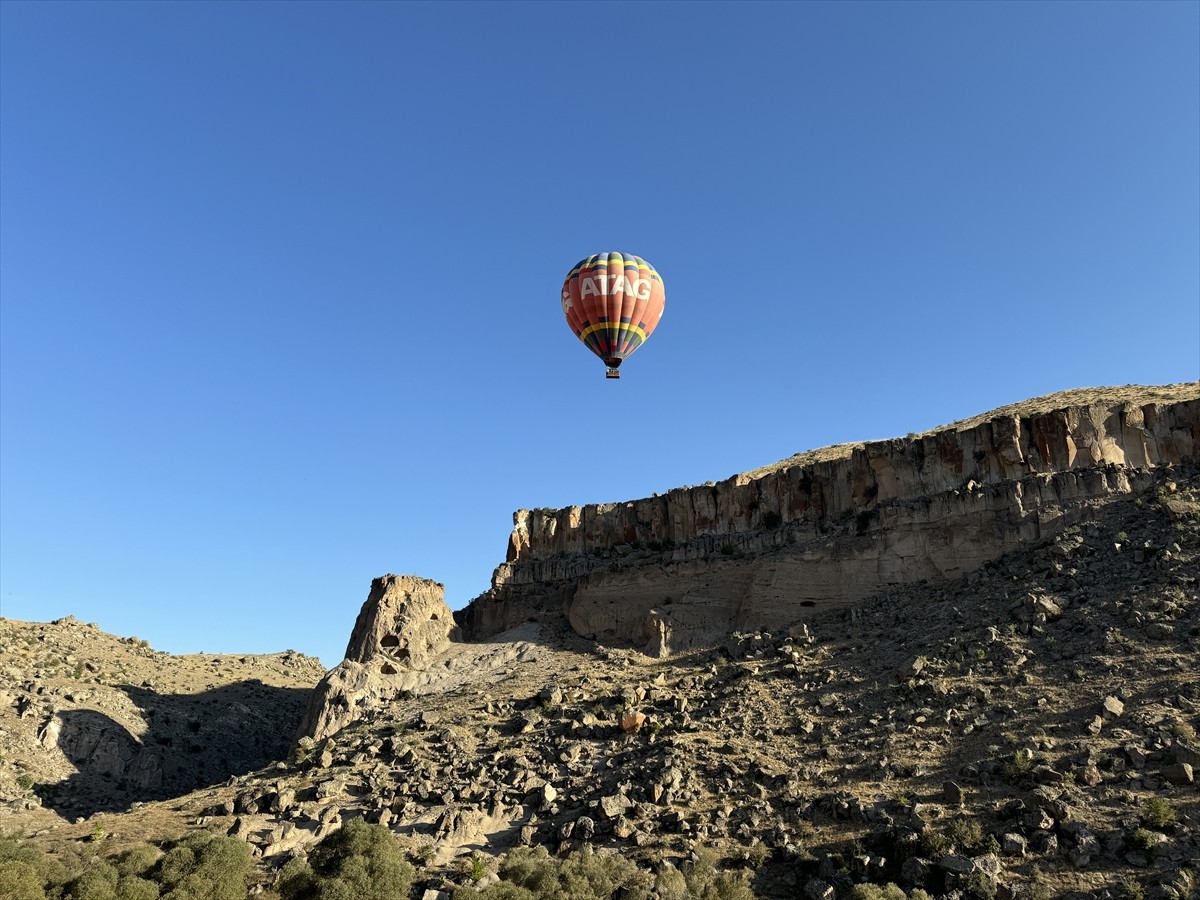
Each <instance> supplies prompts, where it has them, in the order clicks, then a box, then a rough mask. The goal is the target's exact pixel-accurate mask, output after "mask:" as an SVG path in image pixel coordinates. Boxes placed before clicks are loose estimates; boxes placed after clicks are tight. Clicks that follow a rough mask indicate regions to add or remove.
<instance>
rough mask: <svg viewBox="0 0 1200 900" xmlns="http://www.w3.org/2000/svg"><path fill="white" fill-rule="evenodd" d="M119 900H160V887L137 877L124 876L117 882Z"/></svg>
mask: <svg viewBox="0 0 1200 900" xmlns="http://www.w3.org/2000/svg"><path fill="white" fill-rule="evenodd" d="M117 900H158V885H157V884H155V883H154V882H153V881H150V880H148V879H145V878H140V877H138V876H137V875H122V876H121V879H120V881H118V882H117Z"/></svg>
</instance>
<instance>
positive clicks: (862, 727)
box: [2, 391, 1200, 900]
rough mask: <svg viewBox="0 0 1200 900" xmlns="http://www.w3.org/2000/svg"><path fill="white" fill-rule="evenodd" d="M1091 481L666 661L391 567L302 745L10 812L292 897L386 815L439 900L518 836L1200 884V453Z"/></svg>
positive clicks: (1013, 892) (976, 879)
mask: <svg viewBox="0 0 1200 900" xmlns="http://www.w3.org/2000/svg"><path fill="white" fill-rule="evenodd" d="M1176 393H1177V391H1176ZM1105 399H1107V398H1105ZM1127 400H1128V396H1127V395H1126V396H1123V397H1122V398H1120V402H1121V403H1125V402H1126V401H1127ZM1185 402H1192V401H1185ZM1173 403H1175V401H1170V403H1169V404H1168V405H1171V404H1173ZM1147 405H1150V404H1149V403H1143V404H1141V405H1140V406H1139V408H1144V407H1145V406H1147ZM1082 406H1083V407H1086V408H1091V407H1093V406H1094V404H1092V403H1090V402H1085V403H1083V404H1082ZM1017 418H1018V419H1019V420H1020V419H1021V415H1020V414H1018V415H1017ZM994 419H995V416H992V417H989V421H990V420H994ZM1174 421H1175V422H1176V424H1175V425H1171V426H1170V428H1168V431H1170V432H1172V433H1174V434H1176V441H1177V443H1176V444H1175V446H1176V448H1178V447H1179V446H1180V443H1179V441H1182V440H1183V437H1181V435H1183V436H1186V435H1184V432H1185V429H1184V428H1183V427H1182V426H1179V425H1178V421H1179V419H1178V418H1176V419H1175V420H1174ZM978 424H979V423H974V424H967V425H965V426H964V428H965V429H966V430H970V429H972V428H975V427H977V426H978ZM1149 431H1150V432H1152V433H1157V432H1155V429H1154V428H1150V429H1149ZM955 433H958V432H957V431H956V432H955ZM1191 434H1192V435H1193V436H1194V435H1195V434H1196V432H1195V431H1194V430H1193V431H1192V432H1191ZM1158 440H1159V439H1158V438H1156V441H1158ZM834 455H836V454H834ZM788 468H789V467H788V466H787V465H785V466H783V467H782V468H781V469H780V471H784V470H787V469H788ZM1092 470H1095V471H1097V472H1100V473H1101V475H1102V476H1103V479H1102V480H1103V481H1104V483H1105V484H1107V485H1110V486H1111V485H1114V484H1115V485H1117V486H1118V488H1119V489H1104V490H1093V489H1092V488H1086V490H1085V491H1084V492H1083V493H1081V494H1076V495H1059V500H1058V501H1057V502H1058V505H1057V506H1056V507H1055V509H1057V510H1059V514H1058V515H1057V517H1056V519H1055V520H1054V525H1053V527H1048V526H1047V524H1046V522H1045V521H1042V524H1041V525H1040V526H1039V530H1037V531H1036V532H1034V533H1031V534H1029V535H1028V536H1027V537H1026V538H1025V539H1023V540H1021V541H1018V542H1016V543H1015V544H1014V545H1013V546H1012V547H1010V548H1009V549H1008V550H1007V551H1006V552H1004V553H1001V554H999V555H997V556H995V557H989V558H987V559H986V560H982V561H981V562H980V563H979V564H978V565H975V566H973V567H970V568H967V567H960V568H959V569H958V570H955V571H947V572H945V573H940V574H939V576H938V577H936V578H931V579H928V580H915V581H905V580H901V581H899V582H896V583H881V584H880V585H879V586H878V588H877V590H875V591H874V592H873V593H870V594H868V595H866V596H863V597H862V598H861V599H859V600H858V601H857V602H855V603H853V604H849V603H847V604H844V605H838V604H833V603H826V604H818V605H814V606H812V607H800V608H799V610H798V613H799V614H798V615H797V616H796V618H794V619H793V620H791V621H790V622H787V623H780V624H779V625H777V626H775V627H771V628H769V629H768V628H763V627H759V626H760V624H761V623H755V627H753V628H744V629H741V630H738V631H736V632H733V633H728V634H725V635H723V636H722V637H721V638H720V639H719V640H717V641H714V642H713V643H711V644H709V645H707V646H702V645H700V644H697V645H696V646H693V647H691V648H677V647H672V648H670V649H672V650H674V652H672V653H669V654H668V655H666V656H651V655H647V654H645V653H643V652H641V651H640V650H639V649H637V648H633V647H629V646H628V645H621V644H614V643H609V644H603V643H597V642H596V641H593V640H589V639H588V638H586V637H584V636H582V635H580V634H579V633H577V631H576V630H575V629H573V628H572V627H571V622H570V619H569V618H568V617H567V616H565V615H564V614H563V607H562V606H561V605H558V606H556V605H554V602H553V598H554V597H556V596H558V595H557V594H556V593H555V592H556V591H558V590H560V587H559V586H555V585H550V586H549V587H548V588H547V590H546V592H545V593H544V594H543V595H541V598H540V599H539V598H538V597H536V596H535V595H534V594H533V593H532V591H530V592H529V593H527V594H526V595H524V596H525V599H527V600H531V605H529V606H527V607H525V609H526V611H528V610H531V609H537V608H538V607H537V606H536V603H547V604H549V605H548V606H545V607H543V608H544V609H545V610H546V613H545V615H544V616H543V617H542V618H541V619H540V620H539V621H533V622H529V621H522V622H521V623H520V624H518V625H516V626H515V627H513V628H511V629H509V630H508V631H505V632H502V633H497V634H492V635H490V636H488V637H487V638H486V639H483V640H477V641H474V642H465V641H464V640H463V639H462V635H461V633H460V632H458V631H456V630H455V627H454V623H453V622H451V621H450V620H449V618H448V616H447V612H448V610H447V609H446V607H445V603H444V600H443V599H442V593H441V587H440V585H437V584H436V583H434V582H431V581H427V580H424V579H420V578H415V577H411V576H394V575H391V576H386V577H384V578H380V579H376V580H375V582H374V583H373V584H372V586H371V591H370V594H369V596H368V598H367V602H366V603H365V604H364V606H363V611H362V613H361V614H360V616H359V619H358V621H357V622H356V624H355V627H354V630H353V633H352V635H351V639H350V642H349V648H348V652H347V660H346V661H345V662H343V664H342V665H340V666H339V667H337V668H335V669H334V670H332V671H331V672H329V673H327V674H326V676H325V677H324V678H323V679H322V681H321V684H320V686H319V687H318V689H317V691H315V692H313V694H312V697H313V700H312V702H311V703H310V705H309V707H308V712H307V713H306V714H305V716H304V721H303V724H302V729H301V735H302V736H301V739H300V740H299V741H298V742H297V743H296V744H295V746H294V748H293V751H292V752H291V753H290V754H289V755H288V756H287V757H286V759H285V758H283V757H282V756H281V757H280V758H279V761H277V762H275V763H273V764H271V765H265V766H264V767H262V768H259V769H257V770H254V771H244V770H243V771H241V772H240V773H234V772H231V773H230V774H233V776H234V777H232V778H230V779H229V780H228V781H219V782H218V781H216V780H207V781H206V782H205V786H204V787H201V788H199V789H197V790H195V791H193V792H192V793H189V794H186V795H183V796H178V797H174V798H172V799H166V800H161V801H152V802H144V803H141V804H138V805H136V808H132V809H129V811H127V812H123V813H117V812H105V813H104V814H103V815H102V816H101V815H99V814H97V815H93V816H92V817H91V818H90V819H87V820H86V821H80V822H77V823H76V822H68V821H64V820H63V819H61V818H55V817H49V813H48V812H47V811H46V810H45V809H44V808H42V807H40V806H39V805H38V798H37V796H36V795H35V794H34V793H33V792H32V791H31V790H30V791H27V792H26V795H25V797H24V798H23V802H10V803H9V804H8V807H7V813H8V815H7V818H6V819H5V821H4V824H3V826H2V827H4V828H7V829H13V828H17V829H23V830H24V831H25V832H26V833H27V834H31V835H32V837H33V839H34V840H35V841H36V842H37V843H39V844H40V845H42V846H45V847H47V848H51V849H54V850H56V851H58V850H62V849H63V848H65V847H68V846H75V845H77V842H83V841H90V843H87V844H85V845H84V846H88V847H90V848H93V849H98V850H99V851H101V852H104V851H115V850H120V849H122V848H123V847H127V846H129V845H130V844H132V843H135V842H137V841H141V840H146V839H150V840H153V841H155V842H158V841H162V840H164V839H167V838H171V837H175V836H177V835H179V834H181V833H183V832H185V831H189V830H193V829H197V828H207V829H213V830H217V831H219V832H222V833H228V834H231V835H234V836H236V837H238V838H240V839H242V840H245V841H246V842H248V843H249V845H250V846H251V847H252V848H253V850H254V852H255V854H256V856H257V857H258V859H259V870H258V877H259V879H260V881H261V883H262V884H263V885H270V884H271V883H272V882H273V881H274V880H275V879H276V878H277V876H278V873H279V870H280V868H281V867H282V866H283V865H284V864H285V863H286V862H287V861H288V860H289V859H291V858H293V857H294V856H296V855H298V854H303V853H305V852H306V851H307V850H308V849H310V848H311V847H312V846H313V845H314V843H316V842H317V841H319V840H321V839H322V838H323V837H324V836H326V835H328V834H330V833H332V832H334V831H336V830H337V829H338V828H339V827H340V826H341V825H342V824H343V823H345V822H346V821H349V820H350V819H352V818H355V817H365V818H366V819H367V820H369V821H371V822H375V823H381V824H383V825H384V826H386V827H387V828H388V829H390V830H391V831H392V833H393V834H395V835H396V836H397V839H398V840H400V841H402V842H403V843H404V845H405V846H406V847H408V849H409V852H410V854H411V858H412V860H413V862H414V863H415V864H416V865H417V866H418V869H419V884H418V886H417V887H416V888H415V890H414V893H413V895H412V896H413V898H417V900H447V898H448V897H449V895H450V893H451V891H453V890H454V889H455V888H456V887H464V888H467V889H470V888H471V887H472V886H473V887H474V888H479V887H483V886H484V885H486V884H487V883H488V882H489V881H491V880H492V879H493V878H494V876H493V875H491V874H484V873H486V872H488V871H489V870H494V869H495V868H496V860H497V859H498V858H499V857H501V856H502V855H503V854H505V853H507V852H508V851H509V850H510V849H511V848H513V847H516V846H521V845H530V846H540V847H545V848H547V849H548V850H549V851H551V853H552V854H554V855H555V856H557V857H560V858H561V857H566V856H570V855H571V854H574V853H576V852H579V851H581V850H586V849H594V850H596V851H597V852H600V853H607V852H613V853H620V854H621V855H623V856H625V857H627V858H629V859H632V860H634V861H636V862H637V863H638V865H639V866H641V867H643V868H644V869H645V870H647V871H650V872H652V871H658V870H660V869H662V868H663V867H664V866H665V864H666V863H668V862H669V863H673V864H675V865H677V866H678V867H680V868H681V869H684V870H686V869H687V867H688V865H689V861H690V860H692V859H694V858H695V856H696V854H697V853H698V852H699V851H701V850H712V851H715V853H716V854H717V855H718V856H719V857H720V858H721V860H722V863H721V865H722V867H723V868H725V869H727V870H730V871H737V872H742V873H744V874H745V876H746V877H747V878H748V879H749V882H750V884H751V886H752V889H753V891H754V893H755V894H756V895H758V896H760V897H763V898H794V897H804V898H813V900H834V898H845V897H848V896H851V894H852V893H853V892H854V891H855V890H856V886H858V887H859V888H861V887H862V886H863V885H868V884H875V885H885V884H887V883H896V884H899V885H902V886H903V888H904V890H905V891H907V892H912V891H914V890H915V889H917V888H922V889H924V890H927V891H929V892H931V893H933V894H936V895H940V896H943V897H946V898H966V897H1000V898H1019V897H1030V898H1034V897H1036V898H1043V897H1074V898H1080V900H1082V898H1085V897H1086V898H1096V900H1099V898H1118V897H1139V896H1145V897H1151V898H1159V897H1161V898H1183V897H1191V896H1195V895H1196V894H1197V893H1198V892H1200V867H1198V864H1197V861H1198V860H1200V793H1198V790H1197V784H1196V777H1197V769H1198V768H1200V746H1198V743H1197V729H1200V653H1198V652H1197V651H1198V647H1200V469H1198V468H1197V465H1196V462H1195V460H1194V458H1192V456H1191V455H1190V454H1189V453H1182V452H1181V453H1180V456H1179V459H1178V461H1177V462H1171V461H1167V460H1163V459H1161V457H1160V460H1159V462H1158V463H1156V464H1154V465H1153V466H1152V467H1147V466H1139V467H1131V466H1118V465H1117V464H1115V463H1112V464H1109V463H1104V464H1102V465H1101V466H1100V467H1089V468H1088V469H1087V470H1086V471H1087V472H1088V473H1090V472H1092ZM1105 473H1107V474H1105ZM1062 474H1064V473H1059V475H1062ZM1067 474H1069V473H1067ZM1076 474H1080V473H1076ZM1047 475H1048V479H1047V480H1048V482H1049V483H1053V482H1054V479H1055V478H1057V477H1059V476H1058V475H1053V474H1050V473H1047ZM1110 476H1111V477H1110ZM1025 477H1028V476H1023V478H1025ZM1090 477H1092V476H1091V475H1090V474H1089V475H1088V476H1087V477H1085V478H1083V479H1082V481H1083V482H1084V483H1085V487H1086V484H1090V483H1091V482H1090V481H1088V478H1090ZM1122 478H1123V479H1124V480H1122ZM1017 481H1018V482H1020V483H1022V491H1023V492H1024V491H1025V490H1026V488H1025V486H1024V482H1023V480H1022V479H1018V480H1017ZM1059 483H1060V484H1064V483H1066V482H1059ZM1039 496H1042V494H1041V493H1040V491H1039ZM1064 496H1065V497H1067V501H1069V502H1064V500H1063V497H1064ZM1039 508H1040V509H1041V510H1042V512H1046V511H1047V510H1048V507H1046V506H1042V507H1039ZM881 515H882V513H881ZM829 521H830V522H832V521H833V520H829ZM1039 521H1041V520H1039ZM868 526H870V523H868ZM829 527H830V528H831V529H832V528H833V525H829ZM849 537H853V535H849V534H848V533H847V534H842V533H840V532H838V533H834V534H833V537H832V538H831V540H832V541H834V542H836V541H838V540H844V539H848V538H849ZM631 552H632V553H636V552H638V551H631ZM654 552H657V551H654ZM688 552H693V551H692V550H688ZM756 552H757V551H756ZM627 555H629V554H627ZM726 556H727V554H722V553H721V552H720V550H719V549H717V550H716V551H715V552H714V553H713V558H712V559H711V562H712V564H713V568H714V570H718V569H720V568H721V567H723V566H725V565H729V566H736V565H739V564H741V565H746V564H750V563H752V562H754V561H755V560H756V559H758V558H759V557H756V556H754V555H753V553H751V552H747V553H746V556H745V557H744V558H743V559H736V558H735V559H726V558H725V557H726ZM614 559H615V558H614ZM611 561H612V560H609V561H608V562H609V563H610V564H611ZM693 562H695V560H693ZM656 565H657V563H656ZM613 574H617V573H613ZM569 583H570V584H574V582H569ZM684 596H685V595H684V594H683V593H682V592H680V593H679V594H678V596H677V598H676V601H675V604H673V605H677V606H678V605H684ZM531 598H532V599H531ZM547 598H550V599H547ZM488 602H503V601H495V600H494V599H492V598H489V599H488ZM467 618H468V620H470V617H467ZM474 621H476V624H478V620H474ZM6 624H11V623H6ZM22 627H28V628H40V629H43V630H48V629H52V628H55V627H59V626H22ZM72 627H74V626H72ZM91 639H92V640H96V639H98V638H97V636H94V635H93V636H91ZM112 640H113V641H116V640H118V639H112ZM31 652H33V653H34V654H37V650H36V648H34V649H33V650H32V651H31ZM57 652H58V651H56V652H55V653H54V654H50V656H49V657H48V658H46V660H44V661H43V662H42V663H41V664H42V665H47V664H48V662H49V660H57ZM31 658H32V659H41V658H42V657H40V656H37V655H34V656H32V657H31ZM160 663H161V665H162V666H163V667H164V668H166V667H168V666H169V661H167V660H161V661H160ZM14 665H15V664H14ZM54 665H56V666H59V665H60V664H59V663H58V662H54ZM62 665H65V663H63V664H62ZM6 671H7V670H6ZM57 671H58V673H59V675H60V676H62V677H65V676H66V675H67V674H74V673H75V670H74V669H71V670H70V671H69V673H68V670H67V669H65V668H61V667H60V668H59V669H58V670H57ZM127 680H128V679H127ZM64 689H66V688H64ZM56 690H57V688H56ZM29 693H30V692H29V691H26V694H29ZM9 699H10V702H11V703H13V704H14V705H13V707H12V709H13V710H14V711H16V710H17V709H18V707H19V704H20V703H21V699H20V697H16V696H15V695H13V696H11V697H10V698H9ZM294 715H295V718H294V719H293V720H292V721H294V722H299V719H300V714H299V708H298V707H297V708H295V713H294ZM47 720H48V719H47V718H46V717H45V716H44V715H43V718H42V721H47ZM5 724H6V725H7V724H8V723H7V722H5ZM21 727H27V726H21ZM245 734H248V732H247V733H245ZM7 766H8V764H7V763H6V764H5V767H6V768H7ZM27 807H28V808H27ZM101 824H102V826H103V827H100V826H101ZM98 835H99V837H98ZM472 858H475V859H477V860H478V861H477V862H475V863H473V864H472V863H470V862H469V861H470V860H471V859H472ZM481 874H482V875H483V877H482V878H479V877H478V876H480V875H481ZM477 878H478V880H476V879H477ZM856 896H862V894H861V893H860V894H858V895H856ZM893 896H894V895H893ZM659 900H667V898H666V897H665V896H664V897H660V898H659Z"/></svg>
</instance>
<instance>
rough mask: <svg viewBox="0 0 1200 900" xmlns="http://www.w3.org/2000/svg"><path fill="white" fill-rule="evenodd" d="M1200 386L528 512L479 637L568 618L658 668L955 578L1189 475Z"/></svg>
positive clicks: (1115, 392)
mask: <svg viewBox="0 0 1200 900" xmlns="http://www.w3.org/2000/svg"><path fill="white" fill-rule="evenodd" d="M1198 447H1200V385H1198V384H1185V385H1171V386H1166V387H1156V388H1136V387H1131V388H1120V389H1097V390H1093V391H1074V392H1067V393H1064V394H1059V395H1052V396H1050V397H1047V398H1042V399H1040V400H1035V401H1029V402H1027V403H1024V404H1018V405H1016V406H1013V407H1006V408H1004V409H1000V410H996V411H995V412H993V413H990V414H988V415H986V416H981V417H979V418H977V419H974V420H970V421H968V422H963V423H959V424H957V425H951V426H947V427H945V428H942V429H938V430H935V431H933V432H930V433H928V434H925V435H921V436H910V437H909V438H904V439H894V440H885V441H875V442H870V443H862V444H846V445H841V446H839V447H833V448H827V449H825V450H823V451H816V452H814V453H810V454H802V455H800V456H797V457H793V458H792V459H790V460H785V461H783V462H781V463H778V464H776V465H774V466H770V467H767V468H765V469H760V470H757V471H754V472H748V473H745V474H740V475H735V476H733V477H731V478H728V479H726V480H725V481H722V482H719V483H711V482H710V483H708V484H705V485H702V486H698V487H686V488H677V489H675V490H672V491H669V492H668V493H666V494H665V495H657V496H654V497H650V498H645V499H642V500H634V501H630V502H626V503H608V504H598V505H589V506H571V507H567V508H565V509H557V510H553V509H539V510H526V509H523V510H518V511H517V512H516V513H515V514H514V517H513V532H512V535H511V537H510V539H509V547H508V554H507V556H508V558H507V561H506V562H505V563H504V564H502V565H501V566H500V567H498V568H497V569H496V571H495V573H494V575H493V578H492V588H491V589H490V590H489V591H488V592H487V593H486V594H484V595H482V596H481V597H479V598H477V599H476V600H475V601H474V602H472V603H471V604H470V606H468V607H467V608H466V609H465V610H463V611H461V612H460V613H459V616H458V618H459V621H460V623H461V624H462V625H463V626H464V630H465V632H466V633H467V634H468V636H470V637H472V638H477V637H482V636H486V635H489V634H494V633H496V632H499V631H501V630H503V629H505V628H508V627H511V626H512V625H514V624H516V623H518V622H521V621H525V620H527V619H529V618H540V619H546V618H547V617H551V618H556V617H563V618H565V619H566V620H567V621H568V622H569V623H570V625H571V627H572V628H573V629H574V630H575V631H576V632H578V633H579V634H581V635H584V636H588V637H594V638H597V639H600V640H603V641H611V642H623V643H630V644H633V645H634V646H637V647H639V648H644V649H645V650H646V651H647V652H650V653H654V654H656V655H666V654H668V653H670V652H673V651H678V650H680V649H684V648H687V647H691V646H695V645H697V644H702V643H706V642H711V641H712V640H714V639H717V638H719V637H720V636H721V635H723V634H726V633H728V632H730V631H733V630H735V629H746V628H757V627H768V628H777V627H779V626H781V625H786V624H789V623H793V622H795V621H797V620H798V619H801V618H803V617H804V616H806V615H811V614H812V613H813V612H814V611H816V610H820V609H828V608H830V607H836V606H845V605H850V604H855V603H858V602H860V601H862V600H863V599H865V598H867V597H870V596H872V595H875V594H878V593H880V592H882V591H886V590H888V589H889V588H891V587H895V586H899V585H904V584H910V583H913V582H917V581H921V580H927V579H942V578H953V577H957V576H958V575H961V574H963V573H966V572H970V571H973V570H975V569H977V568H979V567H980V566H981V565H983V564H984V563H986V562H988V561H989V560H994V559H996V558H997V557H999V556H1001V555H1003V554H1005V553H1007V552H1010V551H1012V550H1014V549H1015V548H1017V547H1018V546H1020V545H1022V544H1024V543H1027V542H1028V541H1031V540H1035V539H1038V538H1041V537H1045V536H1051V535H1053V534H1054V533H1056V532H1057V531H1058V530H1060V529H1061V528H1063V527H1065V526H1067V525H1069V524H1072V523H1073V522H1075V521H1077V520H1078V518H1079V516H1080V514H1081V513H1082V512H1083V511H1084V510H1086V509H1087V508H1088V507H1089V505H1090V504H1093V503H1095V502H1097V501H1100V500H1103V499H1104V498H1107V497H1110V496H1113V495H1115V494H1126V493H1129V492H1133V491H1139V490H1142V489H1143V488H1145V487H1146V486H1147V485H1149V484H1150V482H1151V479H1152V470H1154V469H1157V468H1161V467H1170V466H1181V465H1192V464H1194V463H1195V461H1196V459H1197V448H1198Z"/></svg>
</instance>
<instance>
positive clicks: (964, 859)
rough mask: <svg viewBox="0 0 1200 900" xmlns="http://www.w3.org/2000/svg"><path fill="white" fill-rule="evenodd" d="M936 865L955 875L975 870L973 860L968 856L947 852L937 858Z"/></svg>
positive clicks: (967, 873)
mask: <svg viewBox="0 0 1200 900" xmlns="http://www.w3.org/2000/svg"><path fill="white" fill-rule="evenodd" d="M938 866H940V867H941V868H943V869H945V870H946V871H947V872H953V873H954V874H955V875H969V874H971V873H972V872H974V871H975V861H974V860H973V859H971V858H970V857H968V856H959V855H957V854H954V853H949V854H947V855H945V856H943V857H942V858H941V859H939V860H938Z"/></svg>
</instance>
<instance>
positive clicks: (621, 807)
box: [600, 794, 633, 819]
mask: <svg viewBox="0 0 1200 900" xmlns="http://www.w3.org/2000/svg"><path fill="white" fill-rule="evenodd" d="M631 806H633V801H631V800H630V799H629V798H628V797H626V796H625V795H624V794H611V795H609V796H607V797H601V798H600V812H601V814H603V816H604V817H605V818H606V819H615V818H616V817H617V816H619V815H621V814H622V813H624V812H625V811H626V810H627V809H629V807H631Z"/></svg>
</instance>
